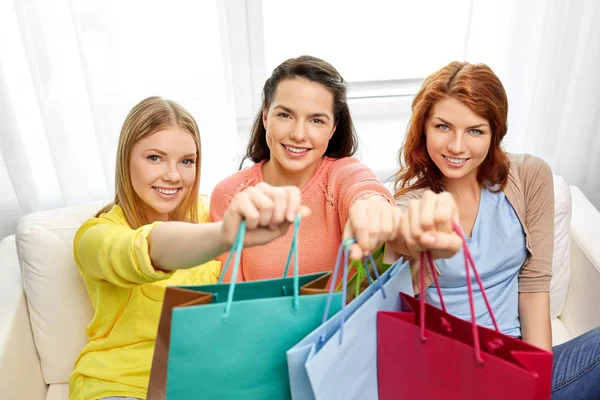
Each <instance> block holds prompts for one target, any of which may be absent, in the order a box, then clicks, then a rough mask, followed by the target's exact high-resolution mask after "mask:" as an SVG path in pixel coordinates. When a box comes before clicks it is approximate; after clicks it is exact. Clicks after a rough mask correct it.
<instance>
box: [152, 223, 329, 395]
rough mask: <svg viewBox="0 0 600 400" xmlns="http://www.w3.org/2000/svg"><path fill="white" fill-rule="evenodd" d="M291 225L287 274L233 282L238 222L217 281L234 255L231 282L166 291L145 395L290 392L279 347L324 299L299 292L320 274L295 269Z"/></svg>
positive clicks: (307, 325)
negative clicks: (301, 273)
mask: <svg viewBox="0 0 600 400" xmlns="http://www.w3.org/2000/svg"><path fill="white" fill-rule="evenodd" d="M299 223H300V221H299V219H297V220H296V221H295V223H294V236H293V239H292V245H291V249H290V253H289V255H288V260H287V263H286V267H285V271H284V274H283V276H287V269H288V267H289V264H290V261H291V259H292V255H293V256H294V257H293V258H294V274H293V277H289V278H281V279H271V280H264V281H253V282H235V280H236V277H237V274H238V269H239V261H240V256H241V251H242V248H243V238H244V234H245V222H242V224H241V225H240V229H239V231H238V234H237V236H236V239H235V241H234V244H233V246H232V250H231V252H230V254H229V258H228V260H227V262H226V264H225V267H224V268H223V271H222V272H221V278H220V279H219V282H221V281H222V279H223V276H224V275H225V272H226V270H227V268H228V266H229V263H230V261H231V258H232V256H233V254H235V261H234V266H233V276H232V281H231V283H229V284H222V283H217V284H215V285H202V286H183V287H174V288H171V287H169V288H167V289H166V292H165V301H164V304H163V310H162V314H161V320H160V323H159V329H158V334H157V340H156V348H155V354H154V358H153V363H152V371H151V375H150V384H149V388H148V399H149V400H151V399H163V398H165V396H166V398H167V399H169V400H180V399H219V400H220V399H223V400H227V399H289V398H290V389H289V378H288V371H287V360H286V351H287V350H288V349H289V348H291V347H292V346H294V345H295V344H296V343H297V342H299V341H300V340H301V339H302V338H303V337H304V336H306V335H307V334H308V333H310V332H311V331H312V330H313V329H315V328H316V327H318V326H319V325H320V324H321V322H322V317H323V313H324V311H325V305H326V302H327V295H326V294H319V295H311V296H300V293H299V288H300V286H302V285H305V284H307V283H309V282H311V281H313V280H315V279H317V278H320V277H322V276H323V275H325V273H321V274H312V275H305V276H299V275H298V229H299ZM340 296H341V293H337V294H336V298H337V299H338V300H337V301H333V302H332V306H335V307H332V309H331V310H330V312H329V316H328V317H331V316H333V315H334V314H335V313H336V312H337V311H339V309H340V308H341V301H340V300H339V299H340Z"/></svg>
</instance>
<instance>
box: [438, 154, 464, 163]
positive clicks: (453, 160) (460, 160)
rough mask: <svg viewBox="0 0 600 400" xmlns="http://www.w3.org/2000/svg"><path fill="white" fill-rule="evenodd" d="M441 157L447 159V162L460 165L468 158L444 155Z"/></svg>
mask: <svg viewBox="0 0 600 400" xmlns="http://www.w3.org/2000/svg"><path fill="white" fill-rule="evenodd" d="M443 157H444V159H445V160H446V161H448V162H449V163H451V164H454V165H462V164H464V163H466V162H467V161H468V160H469V159H468V158H460V157H448V156H444V155H443Z"/></svg>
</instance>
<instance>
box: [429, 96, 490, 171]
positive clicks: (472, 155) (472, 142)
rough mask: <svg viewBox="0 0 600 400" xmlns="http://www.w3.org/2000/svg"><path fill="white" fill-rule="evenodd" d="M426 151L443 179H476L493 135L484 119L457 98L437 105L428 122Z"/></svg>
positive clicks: (443, 100) (439, 102)
mask: <svg viewBox="0 0 600 400" xmlns="http://www.w3.org/2000/svg"><path fill="white" fill-rule="evenodd" d="M425 136H426V144H427V152H428V153H429V156H430V157H431V159H432V161H433V162H434V163H435V165H436V166H437V167H438V168H439V169H440V171H441V172H442V174H443V175H444V178H443V180H444V181H445V182H447V181H448V180H469V181H470V180H474V181H476V180H477V170H478V168H479V166H480V165H481V164H482V163H483V161H484V160H485V158H486V156H487V154H488V151H489V149H490V143H491V138H492V132H491V129H490V125H489V123H488V121H487V120H486V119H485V118H482V117H480V116H479V115H477V114H475V113H474V112H473V111H472V110H471V109H470V108H469V107H467V106H466V105H464V104H463V103H461V102H460V101H458V100H456V99H454V98H445V99H442V100H440V101H438V102H436V103H435V104H434V105H433V107H432V109H431V112H430V114H429V118H428V119H427V120H426V122H425Z"/></svg>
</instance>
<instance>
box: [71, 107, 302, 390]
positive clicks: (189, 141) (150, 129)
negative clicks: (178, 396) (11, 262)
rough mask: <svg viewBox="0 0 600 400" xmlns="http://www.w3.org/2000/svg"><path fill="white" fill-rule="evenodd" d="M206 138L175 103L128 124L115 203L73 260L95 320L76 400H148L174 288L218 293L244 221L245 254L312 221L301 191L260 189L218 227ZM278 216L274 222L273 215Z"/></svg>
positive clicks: (139, 112) (239, 199)
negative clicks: (207, 194)
mask: <svg viewBox="0 0 600 400" xmlns="http://www.w3.org/2000/svg"><path fill="white" fill-rule="evenodd" d="M200 157H201V151H200V134H199V132H198V127H197V125H196V122H195V121H194V119H193V117H192V116H191V115H190V113H189V112H188V111H186V110H185V109H184V108H182V107H181V106H180V105H178V104H177V103H175V102H173V101H169V100H164V99H162V98H159V97H150V98H147V99H145V100H143V101H142V102H140V103H139V104H137V105H136V106H135V107H134V108H133V109H132V110H131V112H130V113H129V115H128V116H127V118H126V120H125V122H124V124H123V128H122V130H121V135H120V138H119V146H118V152H117V165H116V179H115V192H116V194H115V200H114V202H112V203H110V204H109V205H107V206H106V207H104V208H103V209H102V210H100V211H99V212H98V214H97V215H96V216H95V217H94V218H91V219H89V220H88V221H86V222H85V223H84V224H83V225H82V226H81V228H80V229H79V230H78V231H77V234H76V236H75V240H74V246H73V251H74V257H75V262H76V264H77V268H78V269H79V271H80V273H81V276H82V277H83V280H84V282H85V285H86V288H87V291H88V294H89V297H90V300H91V302H92V305H93V307H94V310H95V314H94V317H93V319H92V321H91V322H90V324H89V326H88V328H87V335H88V338H89V340H88V343H87V345H86V346H85V347H84V348H83V350H82V351H81V354H80V355H79V358H78V359H77V361H76V363H75V370H74V372H73V374H72V375H71V380H70V399H71V400H93V399H112V398H121V399H122V398H128V399H132V398H133V399H144V398H146V391H147V386H148V379H149V374H150V366H151V361H152V354H153V349H154V343H155V339H156V330H157V326H158V320H159V316H160V311H161V306H162V300H163V295H164V289H165V286H167V285H186V284H210V283H215V282H216V281H217V279H218V276H219V273H220V269H221V266H220V263H219V262H217V261H213V259H214V258H215V257H216V256H218V255H220V254H222V253H224V252H226V251H228V250H229V248H230V247H231V244H232V242H233V240H234V236H235V234H236V232H237V229H238V225H239V223H240V222H241V220H242V219H245V220H246V222H247V229H248V230H247V234H246V238H245V245H246V246H247V247H251V246H255V245H259V244H264V243H267V242H269V241H271V240H273V239H275V238H277V237H279V236H281V235H282V234H285V233H286V232H287V231H288V228H289V226H290V222H292V221H293V220H294V218H295V215H296V214H297V213H298V212H300V213H301V215H304V216H306V215H308V213H309V211H308V209H306V208H305V207H301V205H300V191H299V190H298V189H297V188H295V187H289V186H287V187H272V186H270V185H268V184H261V185H257V186H255V187H253V188H251V189H249V190H246V191H244V192H243V193H239V194H238V195H236V196H234V197H233V199H232V201H231V204H230V205H229V207H228V208H227V210H226V212H225V213H224V217H223V219H222V221H220V222H213V223H209V222H207V220H208V210H207V206H206V204H205V202H204V201H203V199H202V198H199V197H198V187H199V181H200ZM274 209H276V210H278V212H277V213H274V212H273V210H274Z"/></svg>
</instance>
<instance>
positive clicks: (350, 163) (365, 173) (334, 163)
mask: <svg viewBox="0 0 600 400" xmlns="http://www.w3.org/2000/svg"><path fill="white" fill-rule="evenodd" d="M322 169H323V172H325V173H326V174H327V176H328V178H329V181H330V182H331V181H332V180H333V181H335V180H339V179H346V178H348V177H349V176H352V177H357V178H364V177H375V178H376V175H375V172H373V170H372V169H371V168H369V167H368V166H367V165H366V164H363V163H362V162H360V161H359V160H358V159H356V158H354V157H343V158H329V157H325V158H324V159H323V165H322Z"/></svg>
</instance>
